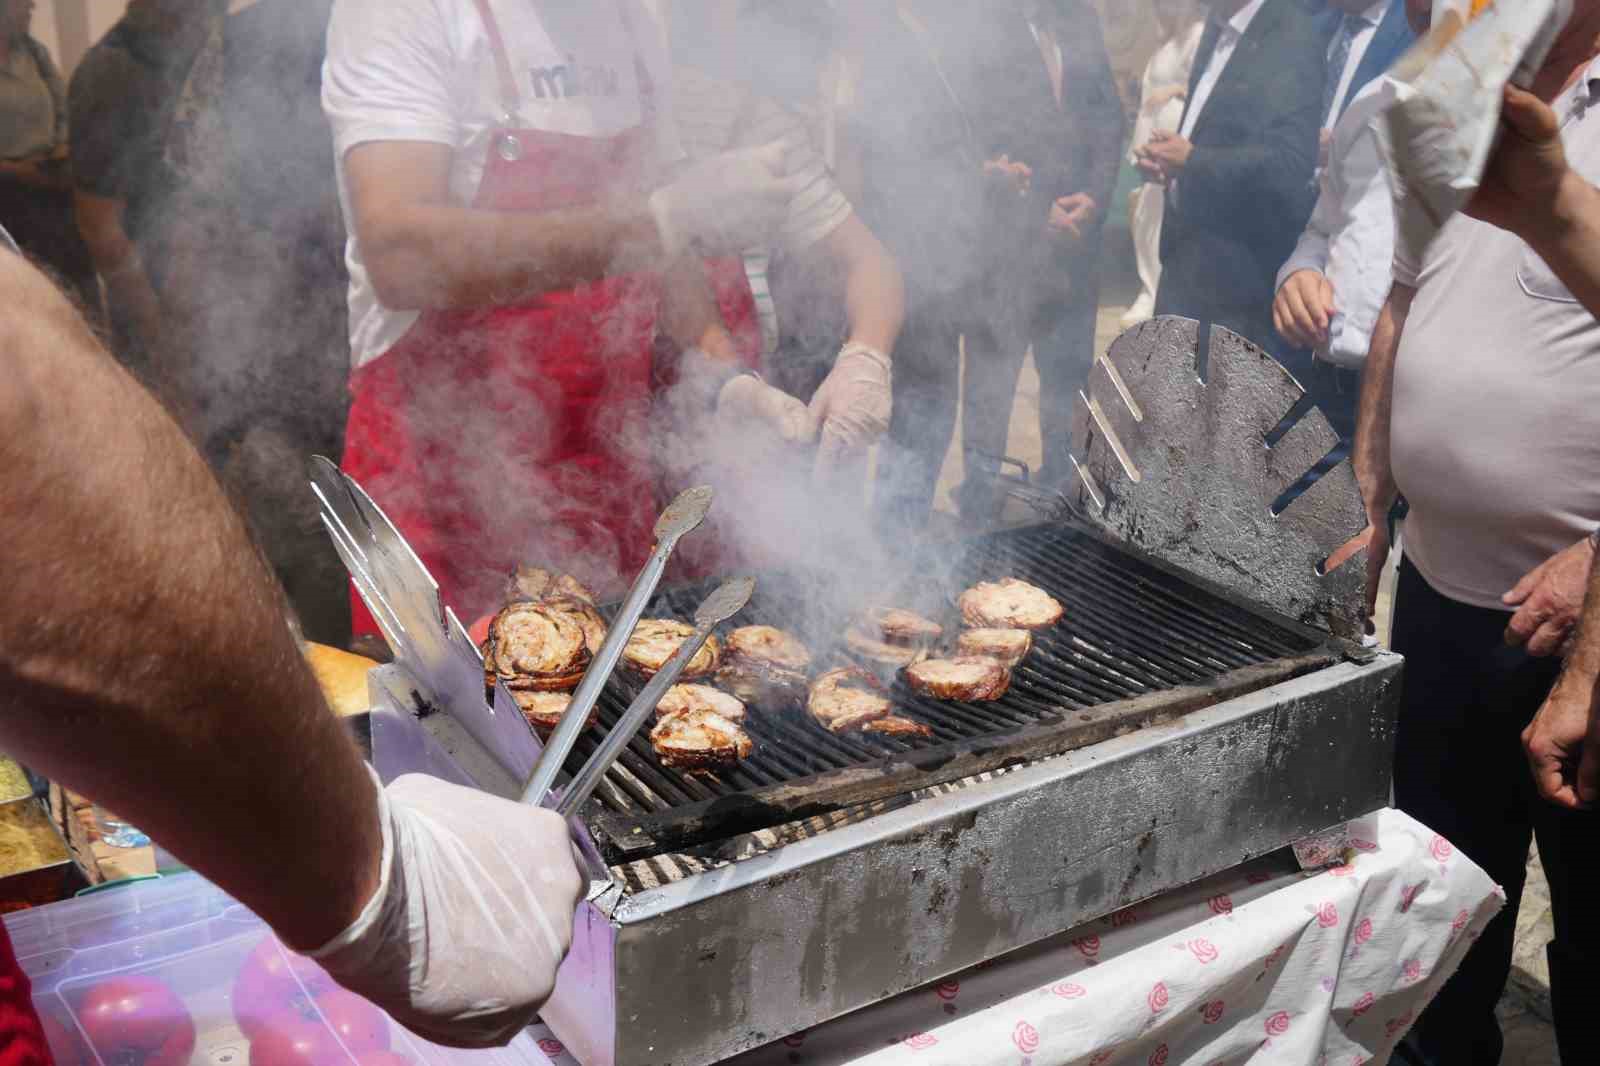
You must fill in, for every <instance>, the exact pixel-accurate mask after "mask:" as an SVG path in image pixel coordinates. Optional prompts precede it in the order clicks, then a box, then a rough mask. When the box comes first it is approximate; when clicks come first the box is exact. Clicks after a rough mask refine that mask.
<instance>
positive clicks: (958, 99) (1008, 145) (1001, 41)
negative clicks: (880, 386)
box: [823, 0, 1103, 541]
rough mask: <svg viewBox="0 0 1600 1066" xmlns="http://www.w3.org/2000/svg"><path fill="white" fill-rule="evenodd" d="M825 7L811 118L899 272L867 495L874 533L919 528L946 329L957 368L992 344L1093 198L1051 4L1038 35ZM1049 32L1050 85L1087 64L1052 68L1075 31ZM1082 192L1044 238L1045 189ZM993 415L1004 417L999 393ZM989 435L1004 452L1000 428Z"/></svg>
mask: <svg viewBox="0 0 1600 1066" xmlns="http://www.w3.org/2000/svg"><path fill="white" fill-rule="evenodd" d="M836 12H837V15H838V17H839V20H840V21H839V24H838V26H837V35H836V38H835V47H834V51H833V54H832V55H831V57H830V59H829V62H828V64H827V67H826V70H825V74H824V79H823V81H824V86H825V90H824V115H823V126H824V129H825V130H826V131H832V132H831V133H830V135H829V136H833V135H836V136H837V138H838V141H837V143H838V145H839V150H838V153H837V161H836V170H837V171H838V172H839V173H840V174H841V176H842V178H843V184H844V187H845V189H846V192H847V193H849V194H850V197H851V200H852V202H853V203H855V205H856V207H857V209H858V210H859V212H860V213H861V216H862V218H863V219H864V221H865V222H866V224H867V225H868V227H869V228H870V229H871V230H872V231H873V232H874V233H876V234H877V235H878V236H879V237H880V238H882V240H883V241H884V243H885V244H886V245H887V246H888V248H889V250H890V251H891V252H892V253H893V254H894V256H895V259H896V260H897V261H898V262H899V264H900V267H901V270H902V271H903V272H904V274H905V277H906V286H907V320H906V326H905V329H904V331H903V332H902V334H901V338H900V344H899V346H898V347H897V349H896V354H895V375H896V383H895V403H894V413H893V416H892V419H891V424H890V429H889V434H888V437H887V440H886V442H885V446H884V447H883V448H882V449H881V450H880V453H879V457H878V484H877V493H876V500H877V503H878V506H879V512H880V518H881V521H882V524H883V526H884V528H885V531H886V533H887V534H888V539H890V540H892V541H899V540H903V539H904V538H906V537H914V536H917V535H920V534H921V533H922V531H923V530H925V528H926V525H927V521H928V518H929V515H930V512H931V509H932V504H933V497H934V487H935V485H936V483H937V481H938V477H939V473H940V470H941V468H942V466H943V463H944V460H945V456H946V453H947V452H948V450H949V447H950V442H951V439H952V438H953V436H954V431H955V421H956V413H957V410H958V406H959V402H960V396H959V389H960V376H961V374H960V345H961V340H962V337H963V336H965V337H966V339H967V343H968V345H969V350H970V352H972V353H973V365H976V363H977V361H978V360H979V359H980V358H981V357H982V356H981V355H980V354H979V353H982V355H988V354H990V353H993V352H996V351H998V350H1000V349H1001V347H1002V345H1001V342H1000V341H999V340H997V339H996V338H998V337H999V336H1000V335H1001V334H1002V333H1003V334H1005V335H1007V336H1008V337H1011V338H1016V337H1017V334H1018V333H1019V332H1020V327H1019V325H1018V324H1020V323H1024V322H1030V323H1031V321H1032V320H1033V316H1034V315H1035V314H1036V313H1037V312H1038V311H1039V309H1040V307H1041V305H1042V303H1043V302H1044V301H1043V300H1042V294H1045V293H1053V292H1054V291H1055V290H1056V289H1058V288H1059V274H1058V275H1057V277H1056V278H1055V279H1054V283H1053V284H1052V283H1041V281H1040V279H1038V278H1037V277H1036V275H1037V274H1038V272H1039V270H1040V268H1041V266H1043V265H1045V264H1052V259H1053V257H1054V256H1055V255H1057V254H1060V255H1062V256H1063V257H1068V256H1070V252H1068V251H1067V250H1066V248H1065V246H1066V245H1070V244H1072V243H1074V241H1075V238H1074V237H1073V235H1072V233H1071V230H1072V229H1073V228H1074V227H1077V228H1078V230H1079V233H1080V234H1082V233H1087V232H1089V231H1091V230H1092V229H1093V224H1094V218H1093V216H1094V214H1095V213H1096V212H1097V211H1099V210H1100V209H1101V208H1102V207H1103V204H1095V205H1093V206H1092V207H1091V206H1090V205H1089V204H1088V203H1086V202H1085V201H1086V200H1088V199H1092V198H1093V195H1094V193H1093V192H1092V191H1091V189H1092V188H1093V179H1089V178H1087V177H1085V176H1083V175H1081V174H1076V173H1075V172H1074V171H1073V170H1071V169H1070V167H1071V165H1072V164H1073V162H1074V161H1073V160H1072V159H1071V157H1070V156H1069V155H1068V154H1067V151H1066V145H1065V143H1064V137H1063V134H1062V131H1063V129H1064V128H1065V127H1066V126H1067V121H1066V119H1065V118H1064V117H1063V113H1062V105H1060V104H1058V103H1057V102H1056V100H1055V91H1054V86H1053V84H1052V80H1051V75H1050V72H1049V69H1048V68H1047V66H1046V63H1045V61H1044V60H1045V52H1044V48H1043V46H1042V45H1041V40H1046V41H1048V40H1050V38H1051V37H1052V36H1053V34H1054V30H1055V27H1056V26H1057V25H1059V23H1058V22H1056V21H1055V19H1054V16H1052V17H1051V18H1050V19H1049V20H1046V19H1045V17H1044V16H1043V15H1042V14H1040V15H1039V16H1038V17H1039V20H1040V22H1039V25H1040V26H1041V27H1042V29H1043V31H1044V32H1043V33H1039V34H1038V35H1036V31H1035V27H1033V26H1030V24H1029V19H1028V14H1027V12H1026V11H1025V10H1024V9H1023V7H1022V5H1021V4H1017V5H1014V6H1013V5H1007V6H1005V7H1003V8H1001V9H998V10H993V11H991V10H990V9H989V8H987V7H985V8H981V9H979V8H974V7H972V6H971V5H966V4H959V3H955V2H953V0H884V2H878V3H863V4H851V5H839V6H838V7H837V8H836ZM1055 44H1061V45H1062V48H1063V52H1062V67H1061V72H1062V78H1063V90H1064V91H1063V97H1062V99H1063V100H1065V99H1067V97H1066V96H1065V91H1066V90H1067V89H1068V88H1070V87H1074V86H1076V85H1077V84H1078V82H1077V79H1078V78H1079V77H1085V78H1087V79H1088V81H1089V83H1090V84H1092V83H1093V75H1092V74H1086V73H1085V72H1083V71H1081V70H1072V71H1069V70H1068V68H1067V66H1066V63H1067V62H1069V61H1073V60H1075V59H1076V57H1077V55H1078V53H1077V51H1076V49H1077V48H1078V47H1079V45H1078V44H1077V42H1076V41H1067V42H1065V43H1063V42H1060V41H1053V42H1052V43H1051V44H1050V46H1049V54H1050V55H1051V56H1054V55H1055V54H1056V48H1055ZM1013 63H1022V64H1024V65H1023V66H1012V65H1011V64H1013ZM1068 79H1070V80H1068ZM1029 154H1033V155H1034V156H1035V159H1034V160H1033V161H1032V162H1030V161H1029V160H1028V158H1027V157H1028V155H1029ZM1035 167H1036V168H1037V172H1036V171H1035ZM1036 174H1037V180H1034V178H1035V175H1036ZM1079 182H1084V183H1087V184H1079ZM1068 185H1072V186H1073V187H1072V188H1070V189H1069V188H1068V187H1067V186H1068ZM1080 192H1081V193H1086V194H1087V195H1086V196H1085V197H1084V198H1082V199H1078V200H1073V201H1072V202H1071V203H1069V204H1065V205H1063V206H1062V207H1061V209H1060V211H1059V212H1058V214H1059V216H1060V218H1061V220H1062V223H1063V224H1062V225H1061V226H1059V227H1057V229H1058V230H1059V232H1060V234H1061V235H1060V236H1055V237H1053V236H1052V227H1051V226H1050V221H1049V220H1050V218H1051V215H1052V212H1053V211H1055V209H1056V201H1057V200H1058V199H1062V198H1066V197H1070V196H1073V195H1074V194H1077V193H1080ZM1052 266H1053V264H1052ZM1025 343H1026V342H1025V341H1023V340H1015V341H1014V343H1008V344H1007V345H1006V347H1007V349H1008V350H1009V348H1010V347H1013V346H1015V347H1017V348H1018V350H1019V351H1020V349H1021V347H1023V346H1025ZM999 417H1000V419H1001V420H1002V421H1003V420H1005V419H1007V418H1008V417H1009V406H1007V410H1006V413H1005V414H1003V415H1001V416H999ZM1000 434H1001V435H1002V442H1001V445H1000V450H1003V434H1004V428H1003V427H1002V428H1001V429H1000Z"/></svg>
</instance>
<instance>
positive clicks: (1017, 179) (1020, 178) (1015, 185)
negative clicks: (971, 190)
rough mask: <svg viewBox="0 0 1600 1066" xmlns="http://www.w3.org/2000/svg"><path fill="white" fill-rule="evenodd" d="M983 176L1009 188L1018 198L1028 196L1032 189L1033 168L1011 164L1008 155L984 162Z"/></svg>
mask: <svg viewBox="0 0 1600 1066" xmlns="http://www.w3.org/2000/svg"><path fill="white" fill-rule="evenodd" d="M983 175H984V177H986V178H989V179H990V180H992V181H996V182H999V183H1001V184H1003V185H1007V186H1009V187H1010V188H1011V191H1013V192H1015V193H1016V194H1017V195H1018V196H1026V195H1028V192H1029V191H1030V190H1031V189H1032V188H1033V168H1032V167H1030V166H1029V165H1028V164H1026V163H1022V162H1013V161H1012V159H1011V157H1010V156H1009V155H1002V156H1001V157H1000V158H999V159H988V160H985V161H984V164H983Z"/></svg>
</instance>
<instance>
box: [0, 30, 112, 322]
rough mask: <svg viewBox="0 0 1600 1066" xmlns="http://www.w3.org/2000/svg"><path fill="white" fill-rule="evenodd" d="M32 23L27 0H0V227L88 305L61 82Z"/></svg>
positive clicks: (91, 297)
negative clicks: (76, 223)
mask: <svg viewBox="0 0 1600 1066" xmlns="http://www.w3.org/2000/svg"><path fill="white" fill-rule="evenodd" d="M32 21H33V0H0V225H4V226H5V227H6V229H7V230H9V231H10V233H11V236H12V239H13V240H15V241H16V242H17V244H18V245H19V246H20V247H21V248H22V249H23V251H25V252H27V253H28V255H30V256H32V257H34V258H35V259H36V260H38V261H39V262H41V263H44V264H46V265H48V266H49V268H50V269H51V271H52V272H53V273H54V274H55V275H56V276H57V277H58V278H60V279H61V280H62V282H63V283H65V284H66V285H67V287H68V288H69V289H70V290H71V291H72V292H73V294H74V295H75V296H76V297H77V298H78V299H79V300H80V301H81V302H82V303H83V304H84V306H86V307H93V306H95V305H97V304H98V302H99V301H98V298H97V297H98V294H97V293H96V291H95V283H94V270H93V268H92V267H91V266H90V264H89V253H88V251H87V249H85V248H84V246H83V241H82V240H80V239H79V237H78V234H77V231H76V228H75V224H74V222H73V215H72V178H71V167H70V165H69V163H68V158H69V151H68V144H67V94H66V88H65V87H64V86H63V85H62V83H61V75H60V73H59V72H57V70H56V65H55V63H54V62H53V61H52V60H51V58H50V53H49V52H48V51H47V50H46V49H45V47H44V45H42V44H40V43H39V42H38V41H36V40H34V38H33V37H32V36H31V35H30V34H29V32H28V31H29V28H30V25H31V23H32Z"/></svg>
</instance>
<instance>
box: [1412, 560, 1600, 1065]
mask: <svg viewBox="0 0 1600 1066" xmlns="http://www.w3.org/2000/svg"><path fill="white" fill-rule="evenodd" d="M1509 620H1510V616H1509V615H1507V614H1506V613H1505V612H1503V611H1493V610H1485V609H1482V608H1477V607H1469V606H1467V605H1466V604H1463V603H1459V602H1457V601H1455V600H1451V599H1447V598H1446V597H1444V596H1441V595H1440V594H1439V593H1438V592H1436V591H1434V590H1433V588H1432V587H1431V586H1430V585H1429V584H1428V583H1427V581H1426V580H1424V578H1423V577H1422V575H1421V574H1420V573H1419V572H1418V571H1417V569H1416V568H1415V567H1414V566H1412V565H1411V564H1410V562H1409V561H1408V562H1405V563H1404V564H1403V565H1402V567H1401V571H1400V587H1399V591H1398V593H1397V595H1396V598H1395V616H1394V640H1393V646H1394V650H1395V651H1397V652H1399V653H1400V654H1402V655H1404V656H1405V657H1406V668H1405V682H1404V689H1403V692H1402V696H1401V706H1400V724H1399V730H1398V736H1397V744H1396V751H1395V783H1394V789H1395V803H1396V806H1398V807H1399V808H1400V809H1401V810H1403V811H1405V812H1406V813H1407V814H1409V815H1411V816H1412V817H1413V818H1416V819H1417V820H1418V821H1420V822H1422V823H1423V824H1424V825H1426V826H1428V827H1429V828H1431V829H1433V830H1434V831H1435V832H1437V833H1440V834H1442V835H1443V836H1444V837H1446V838H1447V839H1448V840H1449V841H1450V842H1451V843H1453V844H1454V845H1455V846H1456V847H1457V848H1459V849H1460V850H1461V851H1462V852H1463V853H1465V854H1466V856H1467V857H1468V858H1470V859H1471V860H1472V861H1474V862H1476V863H1477V864H1478V865H1479V866H1481V867H1482V868H1483V869H1484V871H1485V872H1487V873H1488V874H1489V876H1490V877H1492V878H1494V880H1495V881H1496V882H1498V883H1499V884H1500V885H1501V886H1502V887H1503V888H1504V889H1505V892H1506V900H1507V902H1506V907H1505V909H1504V910H1503V911H1501V912H1500V914H1498V915H1497V916H1496V917H1495V919H1494V921H1492V922H1490V923H1489V926H1488V928H1487V929H1485V930H1484V933H1483V936H1482V937H1481V938H1480V939H1479V941H1478V943H1477V944H1476V945H1475V946H1474V947H1473V948H1472V950H1471V951H1470V952H1469V953H1468V955H1467V958H1466V961H1465V962H1463V963H1462V965H1461V968H1460V969H1459V970H1458V971H1457V972H1456V974H1455V976H1454V977H1452V978H1451V979H1450V980H1449V981H1448V982H1447V983H1446V984H1445V986H1444V988H1443V989H1442V990H1441V992H1440V993H1439V997H1438V999H1436V1000H1435V1001H1434V1002H1433V1004H1432V1005H1431V1006H1429V1007H1428V1009H1427V1010H1426V1011H1425V1012H1424V1013H1423V1015H1422V1017H1421V1019H1420V1020H1419V1021H1418V1022H1417V1025H1416V1028H1415V1029H1414V1030H1413V1031H1412V1033H1411V1034H1410V1036H1409V1037H1408V1038H1407V1042H1406V1046H1405V1047H1404V1048H1403V1049H1402V1051H1401V1052H1400V1054H1399V1055H1397V1057H1396V1061H1397V1062H1410V1063H1415V1064H1420V1066H1495V1064H1496V1063H1498V1062H1499V1061H1500V1054H1501V1051H1502V1048H1503V1041H1502V1038H1501V1034H1500V1028H1499V1025H1498V1023H1497V1022H1496V1020H1495V1016H1494V1009H1495V1004H1496V1003H1498V1002H1499V1000H1500V995H1501V993H1502V992H1503V991H1504V989H1505V984H1506V979H1507V977H1508V976H1509V975H1510V972H1511V949H1512V941H1513V938H1514V935H1515V932H1516V921H1517V908H1518V905H1519V904H1520V902H1521V900H1522V888H1523V882H1524V880H1525V878H1526V869H1527V857H1528V843H1529V840H1530V838H1536V839H1537V840H1538V843H1539V855H1540V858H1541V859H1542V860H1543V863H1544V870H1545V875H1546V877H1547V878H1548V879H1549V882H1550V901H1551V904H1552V907H1553V911H1554V917H1555V931H1556V939H1555V941H1554V942H1553V943H1552V944H1551V945H1550V946H1549V951H1548V954H1549V959H1550V978H1551V993H1552V997H1553V1000H1554V1008H1555V1022H1556V1035H1557V1040H1558V1042H1559V1045H1560V1048H1561V1055H1562V1062H1564V1063H1565V1064H1566V1066H1586V1064H1588V1063H1592V1062H1595V1061H1596V1052H1595V1050H1594V1047H1595V1045H1594V1042H1593V1034H1594V1030H1593V1029H1592V1028H1591V1026H1592V1025H1593V1024H1594V1023H1593V1020H1592V1019H1593V1015H1592V1014H1591V1013H1590V1012H1591V1011H1593V1010H1595V1009H1596V1007H1597V1006H1600V999H1597V998H1596V992H1597V991H1600V983H1597V981H1596V975H1595V973H1594V972H1593V967H1594V966H1595V965H1596V963H1597V962H1600V907H1597V906H1596V903H1600V815H1595V814H1591V813H1588V812H1573V811H1567V810H1563V809H1561V808H1558V807H1554V806H1551V805H1550V804H1547V803H1544V802H1543V801H1541V800H1540V799H1539V798H1538V795H1537V794H1536V793H1535V791H1534V788H1533V781H1532V777H1531V776H1530V774H1529V772H1528V766H1527V762H1526V760H1525V759H1524V757H1523V753H1522V743H1521V739H1520V734H1521V732H1522V730H1523V729H1524V728H1525V727H1526V726H1527V724H1528V722H1529V721H1530V720H1531V719H1532V718H1533V715H1534V713H1535V712H1537V711H1538V709H1539V706H1540V704H1542V703H1543V702H1544V699H1545V696H1546V695H1547V694H1548V693H1549V691H1550V688H1551V686H1552V685H1553V684H1554V683H1555V679H1556V676H1557V674H1558V673H1559V671H1560V665H1561V664H1560V662H1559V660H1551V659H1535V658H1533V657H1531V656H1529V655H1528V654H1526V653H1525V652H1523V651H1522V650H1521V649H1518V648H1510V647H1507V646H1506V644H1505V640H1504V632H1505V626H1506V623H1507V622H1508V621H1509ZM1408 1056H1409V1057H1408Z"/></svg>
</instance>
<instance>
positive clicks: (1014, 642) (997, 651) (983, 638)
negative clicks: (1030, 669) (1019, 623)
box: [956, 629, 1033, 666]
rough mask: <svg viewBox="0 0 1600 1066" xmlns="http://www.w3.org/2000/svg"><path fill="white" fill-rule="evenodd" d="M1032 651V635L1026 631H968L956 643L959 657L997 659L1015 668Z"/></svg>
mask: <svg viewBox="0 0 1600 1066" xmlns="http://www.w3.org/2000/svg"><path fill="white" fill-rule="evenodd" d="M1032 650H1033V634H1032V633H1030V632H1028V631H1027V630H1026V629H968V630H966V631H965V632H963V633H962V634H961V638H960V639H959V640H958V641H957V642H956V652H957V653H958V654H960V655H966V656H976V657H978V658H989V659H999V660H1000V661H1001V662H1003V663H1005V664H1006V665H1007V666H1016V665H1017V664H1018V663H1020V662H1021V661H1022V660H1023V659H1026V658H1027V657H1028V653H1029V652H1030V651H1032Z"/></svg>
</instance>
